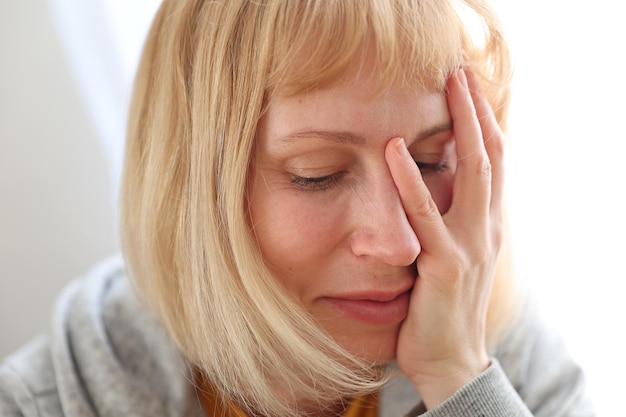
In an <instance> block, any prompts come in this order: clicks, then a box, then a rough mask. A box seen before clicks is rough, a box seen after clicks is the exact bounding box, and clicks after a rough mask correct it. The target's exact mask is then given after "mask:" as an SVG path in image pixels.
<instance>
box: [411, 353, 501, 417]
mask: <svg viewBox="0 0 626 417" xmlns="http://www.w3.org/2000/svg"><path fill="white" fill-rule="evenodd" d="M490 365H491V360H490V359H489V357H487V356H485V357H484V358H481V359H480V360H479V361H476V362H472V363H471V364H466V365H462V366H461V365H455V366H450V365H448V364H444V363H441V364H437V365H435V366H434V369H433V370H431V371H430V372H428V373H422V374H421V375H419V376H416V377H414V378H410V379H411V382H412V383H413V385H414V386H415V388H416V389H417V391H418V392H419V393H420V395H421V397H422V400H423V402H424V405H425V406H426V409H428V410H430V409H432V408H434V407H436V406H437V405H439V404H441V403H443V402H444V401H446V400H447V399H448V398H450V397H451V396H452V395H453V394H454V393H455V392H457V391H458V390H460V389H461V388H463V387H464V386H465V385H467V384H468V383H470V382H471V381H472V380H474V379H475V378H477V377H478V376H479V375H480V374H482V373H483V372H484V371H485V370H486V369H487V368H489V366H490Z"/></svg>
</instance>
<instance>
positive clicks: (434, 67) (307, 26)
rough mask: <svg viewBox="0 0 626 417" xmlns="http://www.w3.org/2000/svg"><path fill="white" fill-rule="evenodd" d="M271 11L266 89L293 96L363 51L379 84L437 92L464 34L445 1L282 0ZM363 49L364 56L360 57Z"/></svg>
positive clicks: (335, 75)
mask: <svg viewBox="0 0 626 417" xmlns="http://www.w3.org/2000/svg"><path fill="white" fill-rule="evenodd" d="M281 6H282V8H281V9H280V10H278V11H277V18H276V29H275V33H276V34H277V35H276V36H274V39H273V48H272V58H271V60H272V62H271V72H270V74H269V77H268V91H269V92H270V96H271V93H273V92H274V91H275V90H276V89H277V88H280V89H281V93H283V94H286V95H297V94H300V93H303V92H306V91H310V90H313V89H315V88H319V87H324V86H326V85H328V84H332V83H334V82H337V81H338V80H340V79H341V78H342V77H343V76H344V75H345V74H347V73H349V69H351V68H353V67H354V66H355V65H356V66H360V65H361V64H362V63H363V62H362V60H363V59H364V58H365V56H366V54H367V53H368V52H369V51H373V52H374V60H375V62H374V65H375V68H376V73H377V74H378V75H379V77H380V80H379V81H380V82H381V85H380V86H381V87H384V86H387V85H389V84H390V83H392V82H398V81H399V82H401V83H403V84H404V85H407V86H412V87H425V86H429V87H434V88H436V89H439V90H443V89H444V86H445V83H446V79H447V77H448V75H449V74H450V72H451V71H452V70H454V69H455V68H459V67H461V66H462V65H463V51H464V43H465V38H466V34H465V31H464V27H463V25H462V22H461V20H460V19H459V16H458V14H457V13H456V12H455V10H454V8H453V6H452V5H451V4H450V3H448V2H441V1H433V0H422V1H415V0H397V1H394V2H387V1H379V0H369V1H359V2H356V1H355V2H349V3H346V2H342V1H327V2H302V4H300V3H297V2H293V3H289V2H285V3H284V4H282V5H281ZM366 51H367V52H366Z"/></svg>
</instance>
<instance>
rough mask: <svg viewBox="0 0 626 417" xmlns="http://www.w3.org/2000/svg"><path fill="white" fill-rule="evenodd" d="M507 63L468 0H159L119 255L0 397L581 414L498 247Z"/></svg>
mask: <svg viewBox="0 0 626 417" xmlns="http://www.w3.org/2000/svg"><path fill="white" fill-rule="evenodd" d="M470 12H471V13H474V14H476V15H477V16H478V17H479V18H480V19H481V20H482V22H483V24H484V25H483V26H484V28H485V33H484V35H485V37H484V39H473V38H472V37H470V35H469V32H468V30H467V29H466V27H465V26H464V24H463V21H462V20H461V19H460V17H459V15H460V14H463V15H466V14H468V13H470ZM508 78H509V62H508V54H507V48H506V45H505V43H504V41H503V39H502V36H501V32H500V30H499V28H498V25H497V22H496V20H495V18H494V16H493V15H492V13H491V11H490V9H489V8H488V7H487V5H486V4H484V3H483V2H480V1H467V2H465V3H464V4H457V3H454V4H453V3H452V2H447V1H441V0H438V1H435V0H420V1H416V0H404V1H397V0H394V1H383V0H380V1H375V0H370V1H365V0H364V1H359V2H356V1H355V2H339V1H336V2H335V1H321V0H317V1H315V0H297V1H295V0H283V1H279V0H268V1H249V0H248V1H244V0H229V1H211V2H207V1H200V0H185V1H181V0H176V1H175V0H165V1H164V2H163V4H162V6H161V9H160V11H159V13H158V14H157V17H156V19H155V22H154V24H153V27H152V30H151V32H150V34H149V36H148V40H147V44H146V46H145V50H144V54H143V58H142V61H141V65H140V68H139V70H138V74H137V79H136V85H135V93H134V100H133V103H132V106H131V109H132V110H131V116H130V125H129V131H128V141H127V150H126V151H127V152H126V164H125V174H124V182H123V187H122V188H123V189H122V239H123V252H124V262H123V263H122V262H121V261H114V262H113V263H112V264H111V263H107V264H103V265H102V266H100V267H99V268H98V269H96V270H94V271H93V272H92V273H91V274H90V276H89V277H88V278H86V279H85V280H83V281H79V282H77V283H75V284H74V285H72V286H71V287H70V288H69V289H68V290H67V291H66V292H65V293H64V295H63V296H62V297H61V300H60V301H59V304H58V308H57V311H56V313H55V320H54V324H53V327H52V330H51V332H50V334H49V335H48V336H47V337H45V338H42V339H40V340H38V341H37V342H35V343H34V344H33V345H31V346H29V347H28V348H26V349H25V350H24V351H22V352H20V353H18V354H17V355H15V356H13V357H11V358H9V359H8V360H7V361H6V362H5V364H4V365H3V368H2V371H1V374H0V375H1V376H0V387H2V389H0V407H3V408H0V410H1V411H2V413H1V414H2V415H10V416H14V415H25V416H26V415H28V416H30V415H50V416H57V415H68V416H73V415H198V416H200V415H205V416H221V415H233V416H246V415H248V416H334V415H346V416H374V415H379V416H393V415H398V416H400V415H405V414H407V413H408V414H407V415H421V414H425V415H429V416H453V415H485V416H492V415H493V416H502V415H535V416H554V415H574V414H576V415H590V413H591V412H590V411H589V409H588V404H587V402H586V400H585V397H584V393H583V390H582V376H581V374H580V371H579V369H578V368H577V367H576V365H574V364H573V363H572V362H571V361H570V359H569V358H568V356H567V354H566V352H565V351H564V348H563V347H562V346H561V345H560V342H559V341H558V340H555V339H554V338H553V337H552V336H551V335H550V333H549V332H547V331H546V330H545V329H544V328H543V327H542V326H541V324H540V322H539V321H538V320H537V319H536V317H535V316H534V314H532V313H531V311H530V310H529V309H528V306H527V303H526V302H525V301H524V300H520V297H519V296H517V295H516V293H515V286H514V285H513V284H514V283H513V278H512V270H511V269H512V268H511V264H510V260H509V259H508V256H507V251H506V248H504V247H502V248H501V246H503V242H504V243H506V241H507V239H508V237H507V236H506V234H505V232H506V229H505V227H504V226H503V224H504V221H503V217H504V214H503V208H502V194H503V156H502V152H503V133H502V130H501V129H503V128H504V127H505V122H506V109H507V105H508V88H507V82H508ZM492 109H494V110H495V111H494V110H492ZM125 271H127V273H128V276H129V277H130V279H131V280H132V282H133V283H134V287H135V289H136V290H137V292H138V294H139V295H140V297H141V299H142V302H139V301H137V299H136V297H135V296H134V293H133V291H132V290H131V289H130V286H129V284H128V280H127V278H126V272H125ZM144 305H145V306H147V308H146V307H144ZM155 317H156V318H155Z"/></svg>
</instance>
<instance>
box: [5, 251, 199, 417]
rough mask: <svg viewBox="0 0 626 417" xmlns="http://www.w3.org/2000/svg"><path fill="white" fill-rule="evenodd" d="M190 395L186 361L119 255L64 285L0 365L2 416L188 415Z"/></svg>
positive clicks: (190, 401) (190, 408) (190, 409)
mask: <svg viewBox="0 0 626 417" xmlns="http://www.w3.org/2000/svg"><path fill="white" fill-rule="evenodd" d="M192 394H193V392H192V390H191V384H190V383H189V379H188V365H187V364H186V363H185V361H184V360H183V358H182V356H181V355H180V353H179V352H178V350H177V349H176V347H175V346H174V344H173V343H172V341H171V340H170V338H169V336H168V335H167V333H166V332H165V330H164V329H163V328H162V326H161V325H160V323H159V322H158V320H157V319H156V318H155V317H154V316H153V315H152V314H151V313H150V311H148V310H147V309H146V308H145V307H144V306H143V305H142V303H141V302H140V301H139V300H138V298H137V297H136V295H135V292H134V291H133V289H132V285H131V284H130V282H129V281H128V278H127V276H126V273H125V268H124V263H123V261H122V259H121V257H119V256H118V257H114V258H111V259H107V260H105V261H103V262H101V263H99V264H98V265H96V266H95V267H93V268H92V269H91V270H90V271H89V272H88V273H86V274H85V275H84V276H82V277H80V278H78V279H76V280H74V281H73V282H71V283H70V284H69V285H68V286H67V287H66V288H65V289H64V291H63V292H62V293H61V294H60V296H59V297H58V299H57V302H56V305H55V308H54V312H53V315H52V320H51V323H50V327H49V329H48V331H47V332H46V334H45V335H44V336H42V337H40V338H39V339H37V340H36V341H34V342H33V343H31V344H30V345H28V346H26V347H24V348H23V349H22V350H20V351H18V352H16V353H15V354H14V355H12V356H10V357H8V358H7V359H5V361H4V362H3V363H2V365H0V415H2V416H5V415H6V416H11V417H13V416H24V417H26V416H49V417H56V416H94V415H128V416H132V415H153V416H165V415H169V413H170V412H172V411H175V410H178V411H182V410H186V412H189V411H192V412H191V413H190V414H194V413H193V410H194V407H195V403H197V401H196V402H194V401H193V399H192V398H191V395H192ZM182 414H185V413H184V412H183V413H181V415H182Z"/></svg>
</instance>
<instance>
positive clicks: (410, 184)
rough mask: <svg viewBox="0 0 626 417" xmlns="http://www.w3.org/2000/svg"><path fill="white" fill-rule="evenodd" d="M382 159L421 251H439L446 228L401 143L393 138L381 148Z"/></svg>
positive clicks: (404, 145)
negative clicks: (382, 151) (383, 156)
mask: <svg viewBox="0 0 626 417" xmlns="http://www.w3.org/2000/svg"><path fill="white" fill-rule="evenodd" d="M385 159H386V160H387V164H388V166H389V170H390V172H391V176H392V177H393V180H394V182H395V184H396V187H397V188H398V193H399V195H400V199H401V201H402V205H403V207H404V211H405V212H406V215H407V219H408V220H409V223H410V224H411V226H412V227H413V230H414V231H415V234H416V235H417V238H418V240H419V241H420V243H421V245H422V248H423V250H424V251H427V252H432V251H435V250H437V249H442V248H443V246H444V241H443V239H442V237H443V236H446V235H447V234H446V226H445V224H444V222H443V219H442V217H441V214H439V209H438V208H437V204H436V203H435V201H434V200H433V198H432V196H431V194H430V191H429V190H428V187H427V186H426V184H425V183H424V180H423V179H422V174H421V173H420V170H419V168H418V167H417V164H416V163H415V161H414V160H413V158H412V157H411V155H410V153H409V151H408V149H407V147H406V143H405V142H404V139H402V138H395V139H392V140H391V141H389V143H388V144H387V147H386V148H385Z"/></svg>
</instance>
